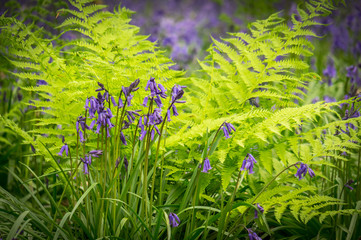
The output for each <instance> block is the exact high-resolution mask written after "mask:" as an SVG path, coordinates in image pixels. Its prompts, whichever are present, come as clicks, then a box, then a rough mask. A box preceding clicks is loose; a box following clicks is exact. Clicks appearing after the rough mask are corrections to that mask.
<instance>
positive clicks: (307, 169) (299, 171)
mask: <svg viewBox="0 0 361 240" xmlns="http://www.w3.org/2000/svg"><path fill="white" fill-rule="evenodd" d="M299 163H300V167H299V168H298V167H297V166H296V168H297V172H296V174H295V177H298V180H301V179H303V178H304V177H305V176H306V174H307V172H308V174H309V175H310V177H311V178H313V177H314V176H315V173H314V171H313V170H312V169H311V168H310V167H308V165H307V164H304V163H302V162H299Z"/></svg>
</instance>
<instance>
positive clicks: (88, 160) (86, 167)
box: [80, 155, 92, 174]
mask: <svg viewBox="0 0 361 240" xmlns="http://www.w3.org/2000/svg"><path fill="white" fill-rule="evenodd" d="M80 160H81V161H82V162H83V163H84V168H83V170H84V174H89V166H90V164H91V163H92V160H91V156H90V155H85V159H84V158H82V157H81V158H80Z"/></svg>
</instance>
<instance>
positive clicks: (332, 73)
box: [323, 64, 336, 86]
mask: <svg viewBox="0 0 361 240" xmlns="http://www.w3.org/2000/svg"><path fill="white" fill-rule="evenodd" d="M323 75H324V76H325V77H326V82H327V84H328V86H332V81H331V80H332V78H335V77H336V69H335V67H334V66H333V64H329V65H327V67H326V69H325V70H324V71H323Z"/></svg>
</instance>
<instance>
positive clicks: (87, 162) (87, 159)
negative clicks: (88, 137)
mask: <svg viewBox="0 0 361 240" xmlns="http://www.w3.org/2000/svg"><path fill="white" fill-rule="evenodd" d="M102 154H103V151H102V150H91V151H90V152H89V153H88V154H85V156H84V158H82V157H81V158H80V160H81V161H82V162H83V164H84V165H83V166H84V168H83V171H84V174H89V167H90V165H91V163H92V157H95V158H98V157H100V156H101V155H102Z"/></svg>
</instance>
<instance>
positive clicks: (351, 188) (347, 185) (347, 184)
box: [345, 179, 355, 191]
mask: <svg viewBox="0 0 361 240" xmlns="http://www.w3.org/2000/svg"><path fill="white" fill-rule="evenodd" d="M354 182H355V181H354V180H352V179H350V180H348V181H347V183H346V184H345V187H347V188H348V189H350V190H351V191H352V190H353V187H351V186H350V185H351V184H353V183H354Z"/></svg>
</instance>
